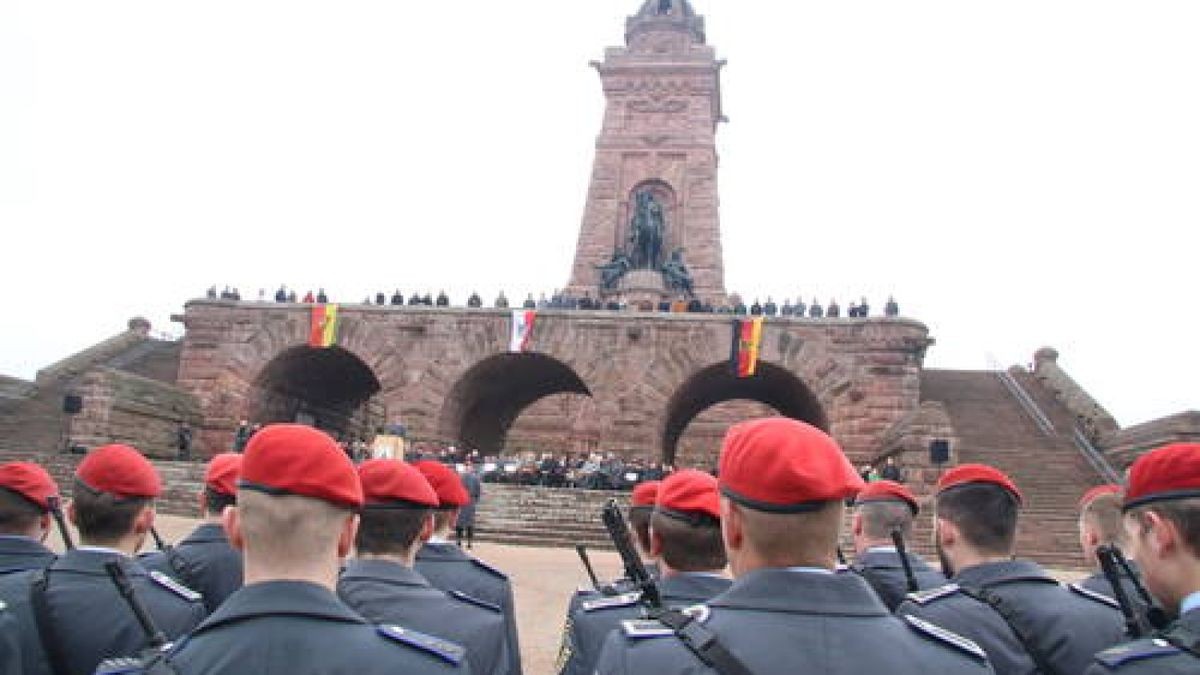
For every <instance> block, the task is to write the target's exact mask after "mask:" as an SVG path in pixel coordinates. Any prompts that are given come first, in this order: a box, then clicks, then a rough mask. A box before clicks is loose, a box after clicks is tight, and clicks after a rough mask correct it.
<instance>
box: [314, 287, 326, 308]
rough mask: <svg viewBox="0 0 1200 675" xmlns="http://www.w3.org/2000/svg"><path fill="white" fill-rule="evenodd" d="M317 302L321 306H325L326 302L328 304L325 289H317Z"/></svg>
mask: <svg viewBox="0 0 1200 675" xmlns="http://www.w3.org/2000/svg"><path fill="white" fill-rule="evenodd" d="M317 302H319V303H321V304H322V305H324V304H326V303H328V302H329V296H328V295H325V289H324V288H318V289H317Z"/></svg>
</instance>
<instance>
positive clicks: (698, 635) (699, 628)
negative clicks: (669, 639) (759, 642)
mask: <svg viewBox="0 0 1200 675" xmlns="http://www.w3.org/2000/svg"><path fill="white" fill-rule="evenodd" d="M654 618H655V619H658V620H659V621H661V622H662V623H664V624H666V625H667V627H669V628H670V629H671V630H672V631H673V632H674V633H675V637H677V638H679V641H680V642H682V643H683V646H685V647H687V648H688V651H690V652H691V653H693V654H695V655H696V658H698V659H700V660H701V661H702V662H703V663H704V665H706V666H708V667H709V668H712V669H713V670H715V671H717V673H719V675H752V673H751V671H750V669H749V668H747V667H746V664H744V663H742V662H741V661H739V660H738V658H737V657H736V656H734V655H733V654H731V653H730V652H729V650H728V649H726V648H725V646H724V645H722V644H721V643H720V641H719V640H717V635H716V634H715V633H713V632H712V631H711V630H709V629H707V628H705V627H704V626H703V625H702V624H701V622H700V621H698V620H697V619H696V618H695V617H693V616H691V615H689V614H685V613H684V612H680V611H678V610H662V611H658V612H654Z"/></svg>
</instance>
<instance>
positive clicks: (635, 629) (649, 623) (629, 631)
mask: <svg viewBox="0 0 1200 675" xmlns="http://www.w3.org/2000/svg"><path fill="white" fill-rule="evenodd" d="M621 632H622V633H624V634H625V637H628V638H632V639H634V640H645V639H647V638H660V637H668V636H670V635H674V634H675V631H673V630H671V629H670V628H668V627H666V626H664V625H663V624H662V622H659V621H655V620H654V619H631V620H629V621H622V622H621Z"/></svg>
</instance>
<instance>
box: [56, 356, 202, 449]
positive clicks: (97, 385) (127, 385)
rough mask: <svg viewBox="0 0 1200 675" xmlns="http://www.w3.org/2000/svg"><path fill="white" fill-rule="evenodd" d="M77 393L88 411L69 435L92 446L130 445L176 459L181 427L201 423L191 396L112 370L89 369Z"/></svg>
mask: <svg viewBox="0 0 1200 675" xmlns="http://www.w3.org/2000/svg"><path fill="white" fill-rule="evenodd" d="M76 391H77V392H78V393H79V394H80V395H81V396H82V398H83V411H82V412H81V413H80V414H78V415H75V416H74V417H72V418H71V421H70V426H69V437H70V439H71V440H72V442H74V443H78V444H80V445H83V446H84V447H88V448H93V447H97V446H100V445H105V444H108V443H125V444H128V445H132V446H134V447H136V448H138V449H139V450H141V451H142V452H143V453H145V454H146V455H149V456H151V457H174V456H175V455H176V450H175V446H174V443H175V431H176V428H177V425H178V423H179V422H180V421H184V422H187V423H188V424H190V425H192V426H193V427H196V426H199V425H200V424H201V421H202V419H201V416H200V410H199V407H198V406H197V405H196V401H195V399H194V398H193V397H192V396H191V395H190V394H188V393H186V392H184V391H181V390H179V389H178V388H176V387H174V386H172V385H168V384H165V383H162V382H159V381H157V380H152V379H149V378H145V377H141V376H139V375H134V374H132V373H126V372H122V371H119V370H115V369H113V368H94V369H92V370H90V371H88V372H87V373H85V374H84V375H83V377H82V378H81V379H80V381H79V383H78V385H77V386H76Z"/></svg>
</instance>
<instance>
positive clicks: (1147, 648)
mask: <svg viewBox="0 0 1200 675" xmlns="http://www.w3.org/2000/svg"><path fill="white" fill-rule="evenodd" d="M1182 653H1183V651H1182V650H1180V649H1179V648H1178V647H1176V646H1175V645H1173V644H1171V643H1170V642H1167V641H1166V640H1138V641H1137V642H1129V643H1126V644H1123V645H1117V646H1116V647H1111V648H1109V649H1105V650H1104V651H1102V652H1100V653H1099V654H1096V661H1098V662H1100V663H1101V664H1103V665H1105V666H1107V667H1108V668H1110V669H1114V670H1115V669H1116V668H1120V667H1121V666H1123V665H1125V664H1126V663H1132V662H1133V661H1142V660H1144V659H1156V658H1158V657H1160V656H1170V655H1172V654H1182Z"/></svg>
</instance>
